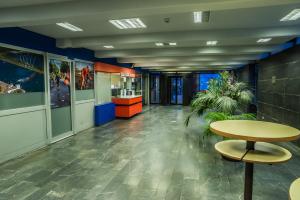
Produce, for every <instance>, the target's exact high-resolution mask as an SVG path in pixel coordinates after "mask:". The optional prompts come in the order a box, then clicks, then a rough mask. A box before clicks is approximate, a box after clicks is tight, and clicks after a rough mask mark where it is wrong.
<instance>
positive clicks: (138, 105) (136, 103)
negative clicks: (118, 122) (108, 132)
mask: <svg viewBox="0 0 300 200" xmlns="http://www.w3.org/2000/svg"><path fill="white" fill-rule="evenodd" d="M142 101H143V98H142V96H141V95H138V96H137V95H135V96H120V97H114V98H112V102H113V103H114V104H115V105H116V110H115V114H116V117H123V118H130V117H132V116H134V115H136V114H138V113H141V112H142V107H143V103H142Z"/></svg>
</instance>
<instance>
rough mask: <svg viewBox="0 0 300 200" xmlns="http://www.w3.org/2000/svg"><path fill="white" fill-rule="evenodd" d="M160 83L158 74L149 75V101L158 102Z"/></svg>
mask: <svg viewBox="0 0 300 200" xmlns="http://www.w3.org/2000/svg"><path fill="white" fill-rule="evenodd" d="M159 90H160V84H159V75H151V76H150V103H151V104H158V103H160V92H159Z"/></svg>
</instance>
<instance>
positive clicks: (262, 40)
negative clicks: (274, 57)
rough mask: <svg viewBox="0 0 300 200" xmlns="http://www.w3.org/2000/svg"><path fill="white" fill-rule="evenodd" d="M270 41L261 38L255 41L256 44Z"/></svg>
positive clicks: (269, 39)
mask: <svg viewBox="0 0 300 200" xmlns="http://www.w3.org/2000/svg"><path fill="white" fill-rule="evenodd" d="M271 40H272V38H261V39H259V40H257V41H256V42H257V43H266V42H270V41H271Z"/></svg>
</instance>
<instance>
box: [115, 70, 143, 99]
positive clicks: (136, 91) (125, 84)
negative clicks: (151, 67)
mask: <svg viewBox="0 0 300 200" xmlns="http://www.w3.org/2000/svg"><path fill="white" fill-rule="evenodd" d="M111 89H112V96H114V97H126V96H137V95H142V78H141V76H140V75H138V76H136V77H130V76H129V75H124V74H120V73H112V74H111Z"/></svg>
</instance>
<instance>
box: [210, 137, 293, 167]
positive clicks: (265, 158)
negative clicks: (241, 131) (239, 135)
mask: <svg viewBox="0 0 300 200" xmlns="http://www.w3.org/2000/svg"><path fill="white" fill-rule="evenodd" d="M215 149H216V150H217V151H218V152H219V153H220V154H222V155H223V156H225V157H228V158H231V159H234V160H240V161H244V162H248V163H262V164H275V163H282V162H286V161H288V160H289V159H291V157H292V154H291V153H290V152H289V151H288V150H286V149H284V148H282V147H280V146H278V145H275V144H270V143H266V142H256V143H255V150H249V151H248V152H247V150H246V141H243V140H226V141H222V142H219V143H217V144H216V145H215Z"/></svg>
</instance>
